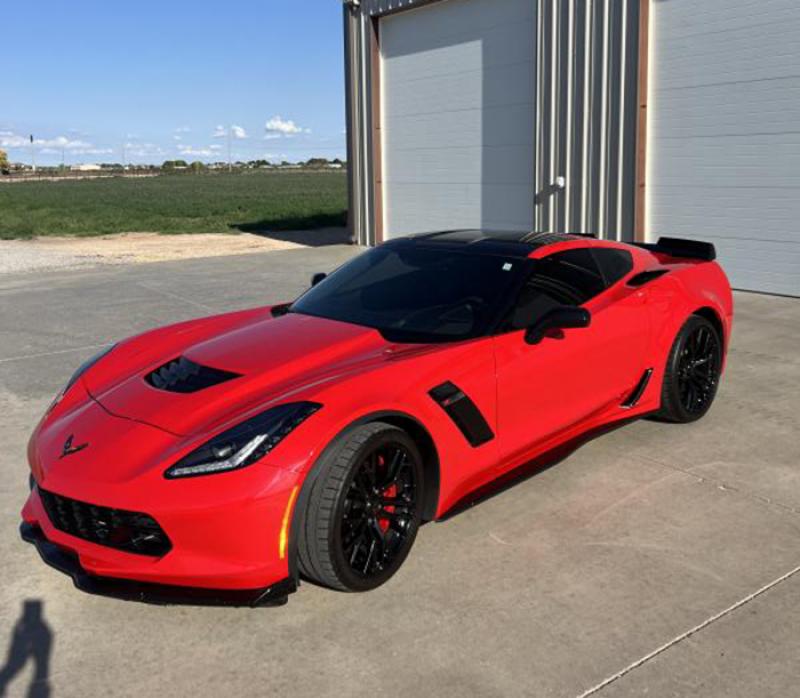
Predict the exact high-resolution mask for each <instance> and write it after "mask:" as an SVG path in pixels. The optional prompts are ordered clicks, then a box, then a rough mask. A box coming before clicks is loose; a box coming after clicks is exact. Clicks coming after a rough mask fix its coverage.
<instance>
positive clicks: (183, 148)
mask: <svg viewBox="0 0 800 698" xmlns="http://www.w3.org/2000/svg"><path fill="white" fill-rule="evenodd" d="M218 150H219V146H209V147H207V148H195V147H194V146H193V145H179V146H178V152H179V153H180V154H181V155H191V156H194V157H201V158H207V157H211V156H212V155H214V154H215V153H216V152H217V151H218Z"/></svg>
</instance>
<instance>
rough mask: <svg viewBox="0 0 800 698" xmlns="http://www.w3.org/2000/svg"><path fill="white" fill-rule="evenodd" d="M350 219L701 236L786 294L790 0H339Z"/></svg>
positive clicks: (415, 225) (795, 105) (798, 221)
mask: <svg viewBox="0 0 800 698" xmlns="http://www.w3.org/2000/svg"><path fill="white" fill-rule="evenodd" d="M344 17H345V36H346V41H345V51H346V61H347V110H348V160H349V163H350V169H349V172H350V178H351V182H350V184H351V186H350V197H351V200H350V223H351V226H352V229H353V234H354V236H355V239H356V240H357V241H358V242H360V243H362V244H374V243H376V242H380V241H382V240H386V239H390V238H392V237H396V236H399V235H407V234H411V233H415V232H421V231H426V230H435V229H451V228H496V229H504V230H509V229H522V230H535V231H552V232H590V233H594V234H597V235H599V236H601V237H606V238H611V239H619V240H634V239H638V240H646V239H650V238H655V237H658V236H659V235H672V236H680V237H688V238H697V239H707V240H710V241H712V242H714V243H715V244H716V245H717V249H718V252H719V256H720V260H721V262H722V263H723V264H724V265H725V267H726V269H727V270H728V272H729V274H730V276H731V278H732V281H733V284H734V286H736V287H737V288H742V289H748V290H756V291H766V292H771V293H783V294H788V295H800V41H798V37H800V3H796V2H794V1H793V0H770V1H769V2H767V1H766V0H765V2H762V3H755V4H754V3H753V2H752V1H751V0H703V2H697V0H360V1H359V0H347V1H346V2H345V10H344Z"/></svg>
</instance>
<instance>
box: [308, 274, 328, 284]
mask: <svg viewBox="0 0 800 698" xmlns="http://www.w3.org/2000/svg"><path fill="white" fill-rule="evenodd" d="M327 276H328V275H327V274H326V273H325V272H322V271H318V272H317V273H316V274H314V276H312V277H311V287H312V288H313V287H314V286H316V285H317V284H318V283H319V282H320V281H324V280H325V278H326V277H327Z"/></svg>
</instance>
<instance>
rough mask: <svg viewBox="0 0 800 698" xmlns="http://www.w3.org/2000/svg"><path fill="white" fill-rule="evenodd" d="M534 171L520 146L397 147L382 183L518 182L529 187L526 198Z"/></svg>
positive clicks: (528, 157)
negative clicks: (390, 167) (532, 171)
mask: <svg viewBox="0 0 800 698" xmlns="http://www.w3.org/2000/svg"><path fill="white" fill-rule="evenodd" d="M532 177H533V175H532V174H531V172H530V156H529V154H528V153H527V152H526V149H525V148H520V147H519V146H516V145H513V146H497V147H494V148H481V147H480V146H478V147H472V148H463V147H462V148H449V149H447V151H446V152H445V151H444V150H443V149H432V148H428V149H422V150H408V149H406V150H402V151H397V152H396V153H395V154H394V157H393V166H392V169H391V174H389V175H387V176H386V178H385V179H384V186H388V187H389V188H391V187H392V186H394V185H395V184H398V183H405V184H410V183H412V182H417V183H419V184H421V185H422V184H433V183H436V182H456V183H467V182H469V183H473V184H481V182H484V183H486V184H495V185H502V184H508V185H509V186H510V185H513V184H519V185H522V186H526V187H528V198H530V199H532V197H531V195H530V186H531V183H532Z"/></svg>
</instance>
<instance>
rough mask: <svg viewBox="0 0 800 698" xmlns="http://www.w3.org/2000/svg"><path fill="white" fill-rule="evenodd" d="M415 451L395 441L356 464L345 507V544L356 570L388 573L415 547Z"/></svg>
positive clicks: (363, 573) (344, 550) (366, 574)
mask: <svg viewBox="0 0 800 698" xmlns="http://www.w3.org/2000/svg"><path fill="white" fill-rule="evenodd" d="M412 466H413V460H412V456H411V453H410V452H409V451H408V449H407V448H406V447H405V446H404V445H402V444H400V443H389V444H386V445H384V446H382V447H378V448H376V449H375V450H373V451H372V452H370V453H368V454H367V455H365V456H364V457H363V458H362V460H361V462H360V463H359V464H358V465H357V466H356V470H355V473H354V474H353V476H352V480H351V482H350V485H349V487H348V489H347V494H346V496H345V500H344V503H343V506H342V509H341V511H342V519H341V534H340V539H339V541H340V542H339V545H340V546H341V550H342V553H343V554H344V558H345V559H346V560H347V561H348V563H349V565H350V568H351V569H352V570H353V571H354V572H356V573H357V574H359V575H361V576H364V577H370V576H374V575H376V574H380V573H382V572H383V571H384V570H385V569H386V568H387V567H388V566H390V565H391V564H392V562H393V561H394V560H395V558H396V557H397V556H398V555H399V554H400V553H401V552H402V551H404V550H405V549H406V546H407V545H410V541H411V540H413V535H412V532H413V531H414V529H415V526H414V525H413V522H414V518H415V514H414V512H415V511H416V501H417V498H416V492H417V483H416V475H415V473H416V471H415V469H414V467H412Z"/></svg>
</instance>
